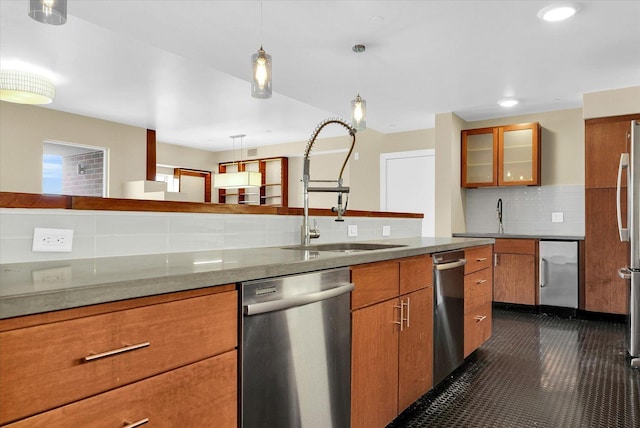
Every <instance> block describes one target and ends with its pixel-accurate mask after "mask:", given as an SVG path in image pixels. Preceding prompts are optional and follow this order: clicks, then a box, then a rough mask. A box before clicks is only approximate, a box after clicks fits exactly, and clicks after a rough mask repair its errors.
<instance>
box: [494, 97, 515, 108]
mask: <svg viewBox="0 0 640 428" xmlns="http://www.w3.org/2000/svg"><path fill="white" fill-rule="evenodd" d="M517 104H518V100H516V99H515V98H505V99H503V100H500V101H498V105H500V107H507V108H508V107H513V106H515V105H517Z"/></svg>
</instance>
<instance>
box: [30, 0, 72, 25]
mask: <svg viewBox="0 0 640 428" xmlns="http://www.w3.org/2000/svg"><path fill="white" fill-rule="evenodd" d="M29 16H30V17H31V18H33V19H35V20H36V21H38V22H42V23H43V24H51V25H62V24H64V23H65V22H67V0H29Z"/></svg>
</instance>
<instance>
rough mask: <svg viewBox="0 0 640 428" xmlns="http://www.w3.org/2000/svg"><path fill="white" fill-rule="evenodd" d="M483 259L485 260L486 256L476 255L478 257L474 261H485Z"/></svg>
mask: <svg viewBox="0 0 640 428" xmlns="http://www.w3.org/2000/svg"><path fill="white" fill-rule="evenodd" d="M485 260H487V258H486V257H478V258H477V259H476V261H477V262H483V261H485Z"/></svg>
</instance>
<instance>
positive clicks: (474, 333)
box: [464, 302, 492, 358]
mask: <svg viewBox="0 0 640 428" xmlns="http://www.w3.org/2000/svg"><path fill="white" fill-rule="evenodd" d="M491 323H492V319H491V302H488V303H485V304H484V305H482V306H479V307H477V308H476V309H474V310H472V311H471V312H470V313H468V314H466V315H465V316H464V356H465V358H466V357H467V356H469V354H471V353H472V352H473V351H475V350H476V349H478V348H479V347H480V345H482V344H483V343H484V342H486V341H487V340H488V339H489V338H490V337H491Z"/></svg>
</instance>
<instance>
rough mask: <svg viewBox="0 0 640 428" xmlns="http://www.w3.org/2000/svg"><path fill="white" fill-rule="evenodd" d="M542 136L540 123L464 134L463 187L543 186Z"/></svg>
mask: <svg viewBox="0 0 640 428" xmlns="http://www.w3.org/2000/svg"><path fill="white" fill-rule="evenodd" d="M540 136H541V132H540V124H539V123H537V122H534V123H521V124H517V125H507V126H497V127H490V128H478V129H468V130H464V131H462V134H461V142H462V154H461V161H462V166H461V175H462V176H461V185H462V187H483V186H539V185H540V182H541V181H540V180H541V150H540V148H541V145H540Z"/></svg>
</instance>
